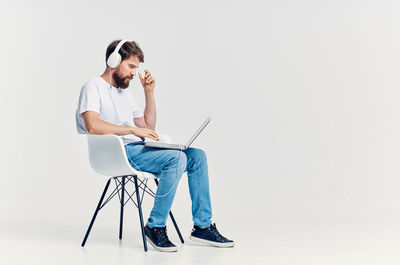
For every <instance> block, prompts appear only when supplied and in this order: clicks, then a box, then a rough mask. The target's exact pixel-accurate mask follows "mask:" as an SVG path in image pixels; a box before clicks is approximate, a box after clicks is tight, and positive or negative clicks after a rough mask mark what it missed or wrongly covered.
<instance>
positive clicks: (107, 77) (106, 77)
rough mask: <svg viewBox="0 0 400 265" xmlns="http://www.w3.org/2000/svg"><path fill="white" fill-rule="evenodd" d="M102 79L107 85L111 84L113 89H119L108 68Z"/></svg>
mask: <svg viewBox="0 0 400 265" xmlns="http://www.w3.org/2000/svg"><path fill="white" fill-rule="evenodd" d="M100 77H101V78H103V79H104V81H106V82H107V83H109V84H111V85H112V86H113V87H117V84H116V83H115V81H114V78H112V74H111V69H110V68H106V70H104V73H103V74H102V75H101V76H100Z"/></svg>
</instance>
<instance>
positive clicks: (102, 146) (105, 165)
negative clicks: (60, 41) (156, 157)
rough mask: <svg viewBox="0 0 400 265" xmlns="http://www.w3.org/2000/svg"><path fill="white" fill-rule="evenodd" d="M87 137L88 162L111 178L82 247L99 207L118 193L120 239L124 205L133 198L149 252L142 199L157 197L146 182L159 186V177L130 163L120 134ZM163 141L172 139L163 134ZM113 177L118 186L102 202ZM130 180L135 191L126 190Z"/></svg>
mask: <svg viewBox="0 0 400 265" xmlns="http://www.w3.org/2000/svg"><path fill="white" fill-rule="evenodd" d="M87 140H88V148H89V161H90V165H91V167H92V169H93V170H94V171H96V172H97V173H99V174H101V175H104V176H109V179H108V181H107V184H106V186H105V188H104V191H103V193H102V195H101V197H100V201H99V203H98V205H97V207H96V210H95V212H94V215H93V217H92V220H91V221H90V225H89V227H88V230H87V232H86V234H85V237H84V239H83V241H82V244H81V246H82V247H83V246H85V244H86V240H87V238H88V236H89V234H90V230H91V229H92V226H93V223H94V221H95V219H96V216H97V213H98V212H99V210H100V209H101V208H103V207H104V206H105V205H106V204H107V203H108V202H109V201H110V200H111V199H112V198H113V197H114V196H115V195H117V194H118V197H119V200H120V204H121V210H120V226H119V239H122V227H123V215H124V206H125V204H126V203H127V202H128V201H129V200H131V201H132V202H133V203H134V204H135V205H136V207H137V208H138V210H139V219H140V227H141V232H142V239H143V247H144V250H145V251H147V243H146V238H145V235H144V226H143V214H142V201H143V197H144V193H147V194H149V195H150V196H152V197H154V196H155V193H154V192H153V191H152V190H151V189H150V188H149V187H148V186H147V181H148V179H154V181H155V182H156V185H158V180H157V177H156V176H155V175H153V174H151V173H148V172H140V171H137V170H135V169H134V168H133V167H132V166H131V165H130V164H129V161H128V158H127V156H126V152H125V147H124V144H123V143H122V140H121V139H120V137H118V136H116V135H111V134H106V135H94V134H87ZM160 141H163V142H170V139H169V137H168V136H166V135H164V136H160ZM110 176H111V177H110ZM132 179H133V180H132ZM111 180H114V182H115V186H116V187H115V189H114V191H113V192H111V194H110V195H109V196H108V198H107V199H106V200H105V201H104V203H103V200H104V197H105V195H106V193H107V190H108V187H109V185H110V182H111ZM129 182H131V183H133V184H134V187H135V190H134V191H133V192H132V193H131V194H130V193H129V192H128V191H127V189H126V184H127V183H129ZM139 182H140V183H139ZM140 189H141V190H142V191H143V193H142V196H140V194H139V191H140ZM125 193H126V194H127V195H128V199H127V200H125ZM135 193H136V202H135V201H134V199H133V198H132V196H133V195H134V194H135ZM140 197H141V198H140ZM169 215H170V217H171V220H172V223H173V224H174V226H175V229H176V232H177V233H178V236H179V239H180V240H181V242H182V243H184V240H183V238H182V235H181V233H180V231H179V228H178V225H177V224H176V222H175V218H174V216H173V214H172V212H169Z"/></svg>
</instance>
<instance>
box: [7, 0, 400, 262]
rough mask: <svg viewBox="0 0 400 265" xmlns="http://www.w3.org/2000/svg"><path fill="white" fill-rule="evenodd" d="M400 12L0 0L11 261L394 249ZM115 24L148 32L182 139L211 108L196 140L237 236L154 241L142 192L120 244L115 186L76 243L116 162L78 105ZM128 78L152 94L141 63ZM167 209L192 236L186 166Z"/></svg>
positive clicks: (159, 96)
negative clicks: (174, 249)
mask: <svg viewBox="0 0 400 265" xmlns="http://www.w3.org/2000/svg"><path fill="white" fill-rule="evenodd" d="M399 11H400V4H399V2H398V1H385V0H383V1H382V0H381V1H371V0H364V1H361V0H360V1H357V0H346V1H342V0H338V1H317V0H309V1H295V0H282V1H121V0H120V1H14V2H11V1H8V2H2V3H1V4H0V30H1V37H0V40H1V42H0V43H1V44H0V45H1V51H2V55H1V57H0V58H1V64H0V72H1V75H0V81H1V87H2V88H1V96H0V113H1V116H2V119H1V123H0V129H1V138H0V146H1V148H0V161H1V162H0V173H1V180H2V181H1V185H0V196H1V197H0V216H1V218H0V236H1V241H0V254H1V257H0V261H1V260H2V259H4V260H5V261H6V263H4V264H28V263H29V264H36V263H37V264H39V263H40V264H61V263H62V264H64V263H65V264H101V263H102V262H104V263H111V264H114V263H119V264H125V263H126V264H128V263H129V264H131V262H134V261H135V262H141V260H142V261H143V262H142V263H144V264H147V263H149V264H151V263H152V262H155V261H157V262H159V264H162V262H164V263H165V264H167V263H168V262H170V263H171V264H172V263H174V262H175V261H176V260H179V259H181V260H180V261H182V263H183V262H185V263H190V262H191V263H193V264H200V263H204V262H208V263H210V264H211V263H213V262H215V264H220V263H221V262H222V261H228V262H231V263H234V262H237V263H238V264H244V263H248V264H250V263H253V264H257V263H260V264H268V263H271V264H294V263H293V262H295V263H296V264H328V263H329V264H330V263H332V264H368V263H371V264H377V263H380V264H396V263H397V264H398V263H399V262H400V257H399V256H398V255H397V254H396V250H398V247H399V246H400V243H399V242H398V238H399V236H400V231H399V226H398V223H399V222H400V207H399V202H400V193H399V192H398V190H399V186H400V180H399V178H398V177H399V173H400V166H399V165H400V164H399V163H398V160H399V159H400V140H399V135H400V125H399V119H398V117H399V112H400V106H399V104H398V101H399V96H400V92H399V85H400V78H399V75H398V72H399V70H400V64H399V59H400V48H399V47H400V33H399V26H400V17H399V15H398V14H399ZM120 38H126V39H129V40H135V41H137V42H138V43H139V44H140V46H141V48H142V49H143V51H144V54H145V64H143V65H141V70H142V71H143V70H144V69H146V68H147V69H149V70H150V71H151V72H152V74H153V75H154V76H155V77H156V79H157V84H156V102H157V111H158V124H157V131H158V132H160V133H167V134H168V135H170V136H171V137H172V138H173V139H174V140H175V141H176V142H181V143H183V142H185V141H186V140H187V139H188V138H189V137H190V136H191V135H192V134H193V132H194V131H195V130H196V128H197V127H198V126H199V125H200V124H201V122H202V121H203V120H204V119H205V117H207V116H211V117H212V119H213V120H212V122H211V123H210V125H209V127H208V128H207V129H206V130H205V131H204V133H203V134H202V135H201V136H200V137H199V138H198V139H197V140H196V142H195V146H196V147H200V148H202V149H204V150H206V152H207V155H208V159H209V170H210V179H211V192H212V202H213V210H214V221H215V222H216V223H217V225H218V227H219V229H220V230H221V232H222V233H223V234H224V235H226V236H227V237H231V238H232V239H234V240H235V241H236V247H235V248H234V249H231V250H218V249H217V250H216V249H210V248H202V247H200V246H195V245H190V243H189V245H188V244H186V245H184V246H183V247H182V246H181V249H180V251H179V252H178V253H179V254H176V255H177V256H168V259H165V256H163V255H164V254H161V253H155V252H154V251H153V250H152V249H151V251H150V252H149V253H147V254H145V253H144V252H143V250H142V249H141V247H142V246H141V241H140V240H141V239H140V234H139V228H138V224H137V213H136V210H135V209H134V208H133V207H131V208H129V209H127V216H126V219H125V220H126V234H125V235H124V238H125V241H124V242H127V243H125V245H124V244H122V245H121V244H118V240H117V228H118V205H117V203H116V202H114V204H112V203H111V204H110V206H108V207H107V208H105V209H104V211H103V213H102V214H100V215H99V217H98V221H97V223H96V224H95V226H94V229H93V230H92V234H91V237H90V238H89V241H88V245H87V246H86V247H85V248H84V249H81V248H80V246H79V244H80V240H81V239H82V238H83V234H84V232H85V229H86V227H87V225H88V223H89V220H90V217H91V215H92V212H93V210H94V208H95V206H96V203H97V201H98V198H99V196H100V193H101V191H102V189H103V187H104V184H105V181H106V178H104V177H102V176H99V175H97V174H95V173H94V172H93V171H92V170H91V169H90V167H89V163H88V158H87V146H86V144H87V143H86V139H85V137H83V136H78V135H77V133H76V129H75V119H74V111H75V108H76V105H77V101H78V96H79V92H80V89H81V87H82V85H83V83H84V82H85V81H86V80H88V79H89V78H91V77H94V76H97V75H100V74H101V73H102V72H103V71H104V67H105V63H104V60H105V59H104V56H105V49H106V47H107V45H108V44H109V43H110V42H111V41H113V40H115V39H120ZM130 90H131V91H132V93H133V94H134V95H135V96H136V97H137V98H138V101H139V102H140V104H141V106H142V107H144V97H143V89H142V88H141V86H140V85H139V82H138V80H137V79H135V80H134V82H132V85H131V87H130ZM150 208H151V200H149V201H148V202H146V204H145V209H144V214H145V218H147V216H148V213H149V211H150ZM173 210H174V211H175V215H176V217H177V219H178V222H179V224H180V225H181V229H182V231H183V232H184V236H185V238H187V237H188V235H189V232H190V229H191V226H192V223H191V216H190V198H189V194H188V189H187V181H186V180H185V178H183V179H182V181H181V183H180V185H179V189H178V192H177V196H176V199H175V202H174V205H173ZM168 225H169V226H170V224H168ZM169 234H170V235H171V238H172V239H173V240H174V242H178V240H177V238H176V235H175V233H174V231H173V230H172V227H170V229H169ZM185 253H190V256H185ZM199 253H201V254H199ZM203 253H204V254H203ZM210 253H211V254H212V255H211V256H210V258H209V259H207V260H204V255H209V254H210ZM98 255H100V257H101V258H98ZM96 258H98V260H97V259H96ZM152 258H154V259H155V260H153V259H152ZM174 264H175V263H174Z"/></svg>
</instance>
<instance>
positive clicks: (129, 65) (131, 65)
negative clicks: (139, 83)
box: [112, 55, 139, 88]
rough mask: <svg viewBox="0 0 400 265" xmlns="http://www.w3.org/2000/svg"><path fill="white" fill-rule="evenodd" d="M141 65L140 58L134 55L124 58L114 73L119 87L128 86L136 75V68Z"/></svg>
mask: <svg viewBox="0 0 400 265" xmlns="http://www.w3.org/2000/svg"><path fill="white" fill-rule="evenodd" d="M138 67H139V58H138V57H137V56H134V55H132V56H131V57H129V58H128V59H125V60H123V61H122V62H121V63H120V64H119V66H118V67H117V69H116V70H115V71H114V73H113V75H112V76H113V79H114V81H115V83H116V84H117V87H120V88H127V87H128V86H129V82H130V81H131V80H132V78H133V77H134V76H136V70H137V68H138Z"/></svg>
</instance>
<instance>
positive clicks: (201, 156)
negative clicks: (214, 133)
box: [188, 148, 207, 161]
mask: <svg viewBox="0 0 400 265" xmlns="http://www.w3.org/2000/svg"><path fill="white" fill-rule="evenodd" d="M188 151H189V152H190V156H191V157H193V158H194V159H195V160H197V161H206V160H207V155H206V152H204V150H203V149H199V148H190V150H188Z"/></svg>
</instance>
